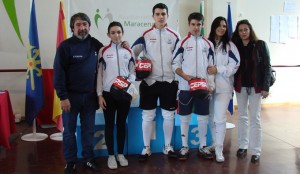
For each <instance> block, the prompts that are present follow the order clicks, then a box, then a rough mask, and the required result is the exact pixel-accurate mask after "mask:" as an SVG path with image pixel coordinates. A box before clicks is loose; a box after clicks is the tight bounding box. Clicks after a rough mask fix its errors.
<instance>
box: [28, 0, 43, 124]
mask: <svg viewBox="0 0 300 174" xmlns="http://www.w3.org/2000/svg"><path fill="white" fill-rule="evenodd" d="M43 105H44V89H43V77H42V64H41V58H40V49H39V38H38V31H37V24H36V15H35V5H34V0H32V4H31V12H30V23H29V44H28V49H27V77H26V102H25V119H26V121H27V122H28V123H29V124H32V122H33V120H34V119H35V117H36V116H37V114H38V113H39V112H40V110H41V109H42V107H43Z"/></svg>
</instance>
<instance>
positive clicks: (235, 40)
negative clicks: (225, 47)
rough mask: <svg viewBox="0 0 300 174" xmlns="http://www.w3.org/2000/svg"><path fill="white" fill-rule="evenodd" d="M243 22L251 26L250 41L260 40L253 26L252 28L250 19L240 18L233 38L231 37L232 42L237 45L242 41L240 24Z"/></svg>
mask: <svg viewBox="0 0 300 174" xmlns="http://www.w3.org/2000/svg"><path fill="white" fill-rule="evenodd" d="M242 24H245V25H248V27H249V29H250V36H249V42H257V41H258V38H257V36H256V34H255V32H254V30H253V28H252V25H251V24H250V22H249V21H248V20H246V19H244V20H240V21H238V23H237V24H236V27H235V31H234V32H233V34H232V38H231V40H232V42H233V43H234V44H236V45H237V44H238V43H240V42H242V39H241V37H240V35H239V27H240V25H242Z"/></svg>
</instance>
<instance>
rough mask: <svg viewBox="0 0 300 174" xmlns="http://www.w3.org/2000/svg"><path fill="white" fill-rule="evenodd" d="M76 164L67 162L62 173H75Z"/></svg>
mask: <svg viewBox="0 0 300 174" xmlns="http://www.w3.org/2000/svg"><path fill="white" fill-rule="evenodd" d="M75 170H76V165H75V163H74V162H69V163H67V164H66V166H65V169H64V174H73V173H75Z"/></svg>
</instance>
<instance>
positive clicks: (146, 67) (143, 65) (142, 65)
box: [135, 60, 152, 71]
mask: <svg viewBox="0 0 300 174" xmlns="http://www.w3.org/2000/svg"><path fill="white" fill-rule="evenodd" d="M135 69H136V70H142V71H151V69H152V64H151V61H150V60H136V68H135Z"/></svg>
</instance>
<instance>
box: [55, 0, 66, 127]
mask: <svg viewBox="0 0 300 174" xmlns="http://www.w3.org/2000/svg"><path fill="white" fill-rule="evenodd" d="M67 37H68V36H67V27H66V21H65V15H64V6H63V3H62V1H61V0H60V3H59V14H58V26H57V39H56V48H57V47H58V46H59V44H60V43H61V42H62V41H63V40H65V39H66V38H67ZM61 116H62V110H61V107H60V100H59V98H58V97H57V95H56V91H55V90H54V98H53V115H52V119H53V121H54V122H56V127H57V129H58V130H60V131H61V132H62V131H63V125H62V118H61Z"/></svg>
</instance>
